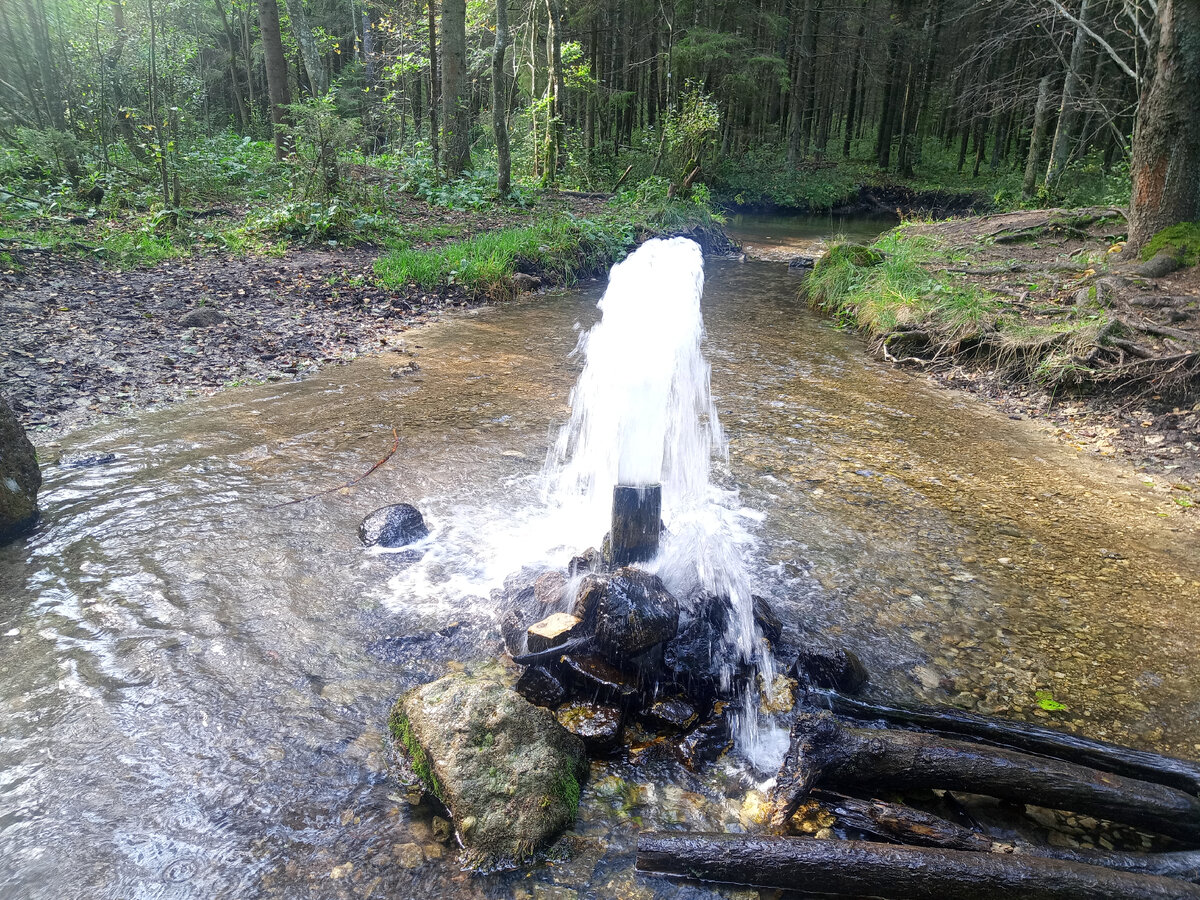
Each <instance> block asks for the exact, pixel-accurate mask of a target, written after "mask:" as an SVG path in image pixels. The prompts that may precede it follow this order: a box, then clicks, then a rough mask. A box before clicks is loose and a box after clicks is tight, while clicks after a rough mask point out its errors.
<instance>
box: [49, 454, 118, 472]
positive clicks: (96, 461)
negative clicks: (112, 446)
mask: <svg viewBox="0 0 1200 900" xmlns="http://www.w3.org/2000/svg"><path fill="white" fill-rule="evenodd" d="M116 459H117V454H115V453H67V454H64V455H63V456H62V457H61V458H60V459H59V461H58V464H59V466H61V467H62V468H64V469H91V468H93V467H95V466H105V465H108V464H109V463H110V462H116Z"/></svg>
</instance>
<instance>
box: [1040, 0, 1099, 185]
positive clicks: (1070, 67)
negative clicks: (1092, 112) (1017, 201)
mask: <svg viewBox="0 0 1200 900" xmlns="http://www.w3.org/2000/svg"><path fill="white" fill-rule="evenodd" d="M1088 3H1089V0H1080V5H1079V24H1078V25H1077V26H1076V27H1075V41H1074V43H1073V44H1072V45H1071V59H1070V62H1069V63H1068V64H1067V77H1066V80H1065V81H1064V82H1063V94H1062V104H1061V105H1060V106H1059V110H1058V127H1057V128H1056V129H1055V131H1054V144H1053V146H1052V147H1051V149H1050V166H1049V167H1048V168H1047V169H1046V187H1047V188H1049V189H1051V190H1053V189H1054V188H1055V187H1056V186H1057V185H1058V181H1059V179H1060V178H1062V173H1063V170H1064V169H1065V168H1066V167H1067V160H1069V159H1070V158H1071V145H1072V143H1073V142H1074V135H1075V122H1076V120H1077V119H1078V118H1079V98H1080V96H1081V95H1082V93H1083V56H1084V50H1085V49H1086V48H1087V39H1088V38H1087V32H1086V31H1085V30H1084V25H1086V24H1087V21H1088Z"/></svg>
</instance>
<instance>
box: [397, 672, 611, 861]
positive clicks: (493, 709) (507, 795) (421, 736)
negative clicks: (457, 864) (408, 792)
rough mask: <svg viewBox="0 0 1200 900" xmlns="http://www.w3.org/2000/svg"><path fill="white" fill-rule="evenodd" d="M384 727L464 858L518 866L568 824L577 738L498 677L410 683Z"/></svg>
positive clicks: (580, 763)
mask: <svg viewBox="0 0 1200 900" xmlns="http://www.w3.org/2000/svg"><path fill="white" fill-rule="evenodd" d="M388 724H389V727H390V729H391V732H392V735H393V737H394V738H395V741H396V743H397V745H398V747H399V748H400V749H402V750H403V751H404V753H405V754H406V756H407V758H408V761H409V765H410V766H411V768H412V771H413V773H414V774H415V775H416V776H417V777H419V778H420V780H421V781H422V782H423V784H424V787H425V789H426V790H427V791H428V792H429V793H431V794H433V795H434V796H435V797H437V799H438V800H440V801H441V802H442V803H443V804H444V805H445V806H446V808H447V809H448V810H449V811H450V813H451V815H452V817H453V819H454V824H455V829H456V831H457V833H458V837H459V840H460V841H461V842H462V845H463V846H464V847H465V848H466V861H467V862H468V864H470V865H472V866H477V867H483V866H488V867H491V866H497V865H505V864H513V863H517V862H520V861H521V860H523V859H526V858H528V857H529V856H530V855H531V854H532V853H533V852H534V851H536V850H538V849H539V848H541V847H544V846H545V845H546V844H548V843H549V842H550V841H552V840H553V839H554V838H555V837H557V836H558V834H559V833H561V832H562V831H563V830H564V829H566V828H569V827H570V826H571V825H572V824H573V823H574V821H575V816H576V814H577V812H578V808H579V792H580V785H581V783H582V782H583V780H584V779H585V778H586V777H587V771H588V764H587V758H586V756H585V754H584V747H583V742H582V741H581V740H580V739H579V738H578V737H576V736H575V735H573V734H571V733H570V732H568V731H567V730H566V729H565V728H563V726H562V725H560V724H559V723H558V721H556V720H555V718H554V716H553V714H551V713H549V712H547V711H546V710H544V709H540V708H538V707H536V706H534V705H533V704H531V703H529V702H528V701H527V700H525V698H523V697H521V696H520V695H518V694H516V693H515V692H513V691H512V690H511V689H510V688H509V687H508V685H506V684H505V683H504V682H503V681H502V680H501V679H500V678H499V677H489V676H486V675H467V674H464V673H456V674H453V675H447V676H446V677H444V678H441V679H438V680H437V681H434V682H432V683H430V684H426V685H422V686H420V687H417V688H413V689H412V690H411V691H408V692H407V693H406V694H404V695H403V696H402V697H401V698H400V699H399V700H398V701H397V702H396V705H395V707H394V708H393V710H392V716H391V719H390V721H389V723H388Z"/></svg>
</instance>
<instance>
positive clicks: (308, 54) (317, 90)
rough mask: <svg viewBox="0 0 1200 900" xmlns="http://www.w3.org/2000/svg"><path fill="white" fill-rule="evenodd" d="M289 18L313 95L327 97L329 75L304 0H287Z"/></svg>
mask: <svg viewBox="0 0 1200 900" xmlns="http://www.w3.org/2000/svg"><path fill="white" fill-rule="evenodd" d="M286 2H287V11H288V18H290V19H291V20H292V35H293V36H294V37H295V38H296V43H297V44H299V45H300V57H301V58H302V59H303V60H304V71H305V72H306V73H307V74H308V83H309V84H310V85H312V90H313V95H314V96H316V97H323V96H325V92H326V91H328V90H329V73H328V72H326V71H325V63H324V61H323V60H322V59H321V49H320V48H319V47H318V46H317V40H316V38H314V37H313V32H312V27H311V26H310V25H309V24H308V13H306V12H305V11H304V0H286Z"/></svg>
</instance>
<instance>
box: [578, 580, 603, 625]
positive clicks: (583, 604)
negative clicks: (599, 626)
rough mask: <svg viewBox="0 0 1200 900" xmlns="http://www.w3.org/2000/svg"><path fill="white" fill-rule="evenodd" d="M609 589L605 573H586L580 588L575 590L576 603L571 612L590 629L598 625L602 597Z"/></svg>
mask: <svg viewBox="0 0 1200 900" xmlns="http://www.w3.org/2000/svg"><path fill="white" fill-rule="evenodd" d="M607 590H608V579H607V578H606V577H605V576H603V575H595V574H593V575H585V576H584V577H583V581H581V582H579V590H578V591H576V592H575V603H574V605H573V606H572V607H571V614H572V615H574V616H575V617H576V618H578V619H580V620H581V621H582V622H583V623H584V628H586V629H587V630H588V631H591V630H593V629H594V628H595V627H596V614H597V611H598V610H599V608H600V598H601V597H603V596H604V594H605V592H606V591H607Z"/></svg>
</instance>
